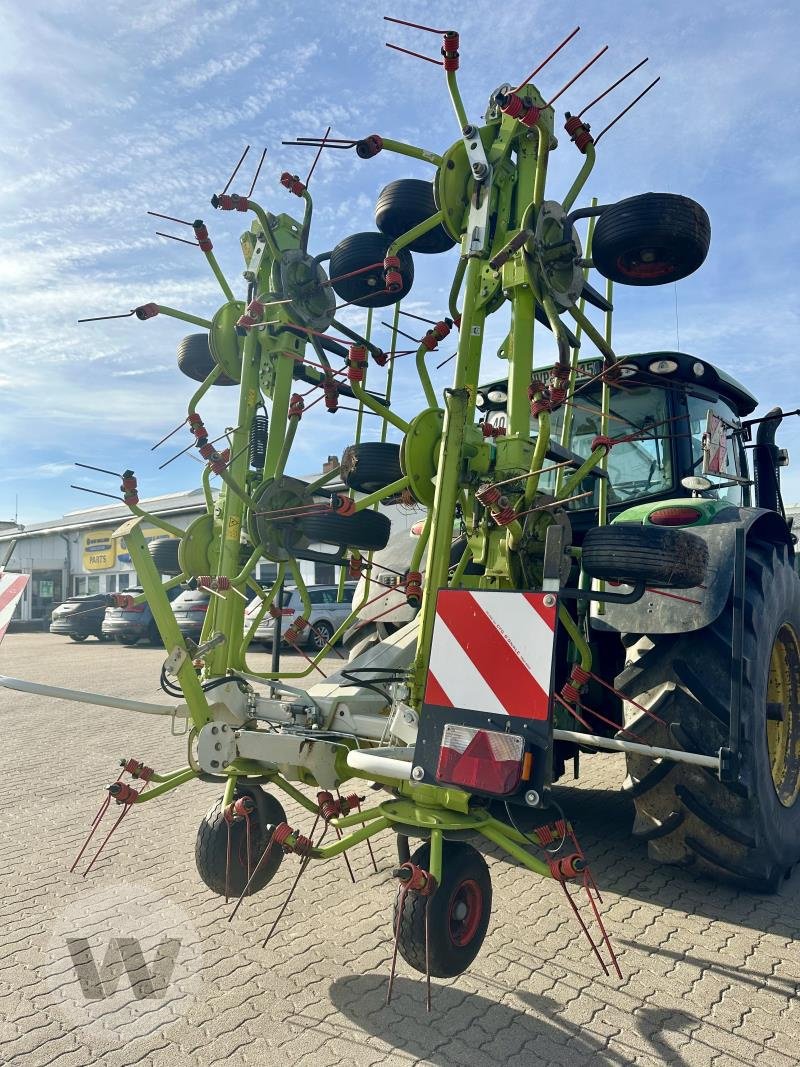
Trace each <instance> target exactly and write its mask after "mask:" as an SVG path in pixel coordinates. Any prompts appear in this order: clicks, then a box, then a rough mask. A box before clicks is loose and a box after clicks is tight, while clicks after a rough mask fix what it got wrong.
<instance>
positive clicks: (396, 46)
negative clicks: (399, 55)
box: [386, 41, 444, 67]
mask: <svg viewBox="0 0 800 1067" xmlns="http://www.w3.org/2000/svg"><path fill="white" fill-rule="evenodd" d="M386 47H387V48H393V49H394V50H395V52H403V53H404V55H407V56H414V58H415V59H424V60H425V62H426V63H434V64H435V65H436V66H437V67H443V66H444V62H443V61H442V60H441V59H431V57H430V56H423V54H422V53H421V52H412V51H411V49H410V48H401V47H400V45H399V44H390V43H389V42H388V41H386Z"/></svg>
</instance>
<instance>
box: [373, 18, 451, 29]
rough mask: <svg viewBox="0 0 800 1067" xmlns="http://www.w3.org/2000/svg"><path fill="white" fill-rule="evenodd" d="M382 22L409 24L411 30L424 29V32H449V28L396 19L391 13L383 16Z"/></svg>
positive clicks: (399, 24)
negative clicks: (441, 28)
mask: <svg viewBox="0 0 800 1067" xmlns="http://www.w3.org/2000/svg"><path fill="white" fill-rule="evenodd" d="M383 21H384V22H394V23H396V24H397V25H398V26H410V27H411V29H412V30H425V32H426V33H450V32H452V31H451V30H437V29H436V27H435V26H423V25H422V24H421V23H419V22H406V20H405V19H396V18H393V17H392V16H391V15H384V16H383Z"/></svg>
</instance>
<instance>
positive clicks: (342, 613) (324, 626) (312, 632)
mask: <svg viewBox="0 0 800 1067" xmlns="http://www.w3.org/2000/svg"><path fill="white" fill-rule="evenodd" d="M354 592H355V582H348V583H347V584H346V585H345V587H344V589H343V591H342V599H341V601H339V599H338V597H339V589H338V587H337V586H335V585H310V586H309V587H308V596H309V599H310V601H311V614H310V616H309V619H308V622H309V625H308V626H307V627H306V628H305V630H303V632H302V634H301V635H300V638H299V641H298V644H299V645H305V646H307V647H309V648H312V649H316V650H317V651H318V650H319V649H321V648H322V647H323V646H324V645H326V644H327V643H328V642H329V641H330V639H331V637H333V635H334V633H335V632H336V631H337V630H338V629H339V627H340V626H341V625H342V623H343V622H344V621H345V619H346V618H347V616H348V615H349V614H350V612H351V610H352V604H353V593H354ZM260 605H261V601H260V600H259V599H258V598H257V597H256V598H255V599H254V600H252V601H251V602H250V603H249V604H248V605H247V609H246V610H245V613H244V627H245V632H246V631H247V630H248V629H249V628H250V625H251V624H252V621H253V619H254V618H255V616H256V615H257V614H258V611H259V608H260ZM281 611H282V614H281V618H280V627H281V636H282V635H283V634H284V633H285V632H286V630H287V629H288V627H289V626H290V625H291V624H292V623H293V622H294V620H295V619H297V618H299V617H300V616H301V615H302V614H303V601H302V598H301V596H300V592H299V590H298V589H296V588H294V587H291V586H290V587H289V588H287V589H284V591H283V598H282V602H281ZM274 632H275V620H274V619H273V618H272V616H271V615H270V614H269V612H267V614H266V615H265V616H264V618H263V619H262V620H261V622H260V623H259V624H258V629H257V630H256V632H255V636H254V637H253V641H254V642H261V643H263V644H267V645H271V644H272V637H273V634H274Z"/></svg>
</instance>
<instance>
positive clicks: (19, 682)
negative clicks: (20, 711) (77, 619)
mask: <svg viewBox="0 0 800 1067" xmlns="http://www.w3.org/2000/svg"><path fill="white" fill-rule="evenodd" d="M0 686H4V687H5V688H6V689H16V690H18V691H19V692H20V693H36V694H37V696H43V697H56V698H57V699H58V700H74V701H76V702H77V703H78V704H97V705H98V706H99V707H101V708H120V709H121V710H122V711H137V712H139V713H140V714H142V715H177V716H180V717H181V718H186V716H187V710H186V708H185V707H182V706H181V705H180V704H148V703H146V702H145V701H143V700H127V699H126V698H125V697H111V696H106V695H105V694H103V693H84V692H81V690H79V689H62V688H61V686H58V685H42V684H41V683H40V682H26V681H25V680H24V679H22V678H10V677H8V676H6V675H0Z"/></svg>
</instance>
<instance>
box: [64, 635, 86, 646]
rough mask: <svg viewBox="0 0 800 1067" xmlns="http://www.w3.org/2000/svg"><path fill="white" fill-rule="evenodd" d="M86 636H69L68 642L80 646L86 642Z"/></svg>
mask: <svg viewBox="0 0 800 1067" xmlns="http://www.w3.org/2000/svg"><path fill="white" fill-rule="evenodd" d="M88 636H89V635H88V634H70V635H69V639H70V641H74V642H75V643H76V644H78V645H80V644H82V642H84V641H85V640H86V638H87V637H88Z"/></svg>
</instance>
